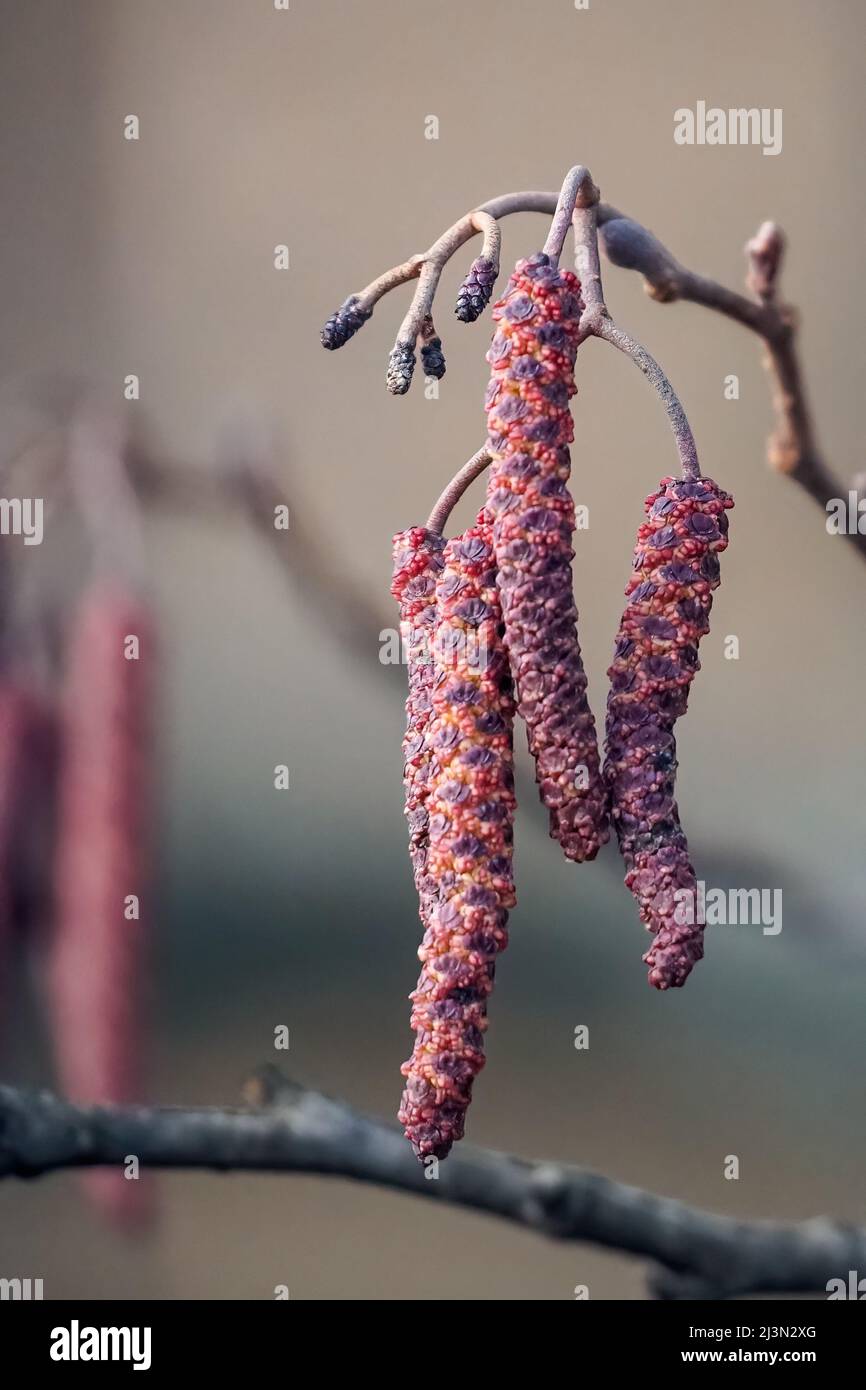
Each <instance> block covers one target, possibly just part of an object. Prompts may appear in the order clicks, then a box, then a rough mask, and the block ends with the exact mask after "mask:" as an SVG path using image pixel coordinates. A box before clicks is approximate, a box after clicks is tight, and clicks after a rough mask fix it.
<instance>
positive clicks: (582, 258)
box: [573, 174, 701, 479]
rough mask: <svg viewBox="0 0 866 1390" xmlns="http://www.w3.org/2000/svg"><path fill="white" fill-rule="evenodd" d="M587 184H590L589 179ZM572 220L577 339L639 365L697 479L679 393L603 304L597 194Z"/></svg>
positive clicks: (688, 472) (687, 474) (689, 474)
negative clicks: (608, 347)
mask: <svg viewBox="0 0 866 1390" xmlns="http://www.w3.org/2000/svg"><path fill="white" fill-rule="evenodd" d="M587 178H589V175H588V174H587ZM589 183H590V186H592V180H591V179H590V180H589ZM573 220H574V241H575V263H576V265H577V270H578V274H579V276H580V282H581V292H582V294H583V300H584V304H585V306H586V307H585V309H584V312H583V314H582V315H581V320H580V335H579V341H583V340H584V339H585V338H588V337H590V336H593V337H596V338H602V339H604V341H605V342H608V343H611V344H612V345H613V346H614V347H615V348H618V349H619V351H620V352H624V353H625V354H626V355H627V356H628V357H630V358H631V360H632V361H633V362H634V363H635V365H636V366H637V367H639V368H640V370H641V371H642V372H643V374H644V376H645V377H646V378H647V380H648V381H649V383H650V385H651V386H652V388H653V390H654V391H655V392H656V394H657V396H658V397H659V399H660V401H661V403H662V405H663V406H664V408H665V411H666V412H667V416H668V420H669V421H670V425H671V429H672V430H673V432H674V440H675V441H676V446H677V454H678V455H679V460H680V467H681V469H682V474H683V477H684V478H689V479H694V478H699V477H700V476H701V470H700V465H699V464H698V450H697V445H696V444H695V437H694V435H693V433H692V427H691V425H690V424H689V422H688V418H687V416H686V412H685V410H684V409H683V407H682V404H681V402H680V399H679V396H678V395H677V393H676V391H675V390H674V388H673V386H672V385H671V383H670V381H669V380H668V378H667V376H666V375H665V373H664V372H663V371H662V369H661V367H660V366H659V364H658V362H657V361H656V360H655V358H654V357H652V356H651V355H650V353H648V352H647V350H646V348H645V347H643V346H642V345H641V344H640V343H639V342H637V341H636V340H635V339H634V338H632V337H630V335H629V334H628V333H625V332H623V330H622V329H621V328H618V327H617V326H616V324H615V323H614V322H613V320H612V318H611V316H610V312H609V310H608V307H607V305H606V304H605V301H604V288H603V286H602V280H601V266H600V263H599V257H598V194H597V193H596V196H595V198H594V199H593V198H588V199H586V200H584V201H582V202H580V203H578V205H577V206H576V207H575V209H574V214H573Z"/></svg>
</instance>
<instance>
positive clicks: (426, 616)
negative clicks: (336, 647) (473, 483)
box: [391, 526, 445, 921]
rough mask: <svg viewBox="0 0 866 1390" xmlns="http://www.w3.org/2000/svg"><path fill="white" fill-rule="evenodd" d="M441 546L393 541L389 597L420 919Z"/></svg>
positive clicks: (418, 537)
mask: <svg viewBox="0 0 866 1390" xmlns="http://www.w3.org/2000/svg"><path fill="white" fill-rule="evenodd" d="M444 549H445V541H444V540H443V538H442V536H440V535H437V533H436V532H435V531H429V530H428V529H427V528H426V526H413V527H412V528H411V529H410V530H408V531H398V533H397V535H396V536H395V537H394V573H393V579H392V582H391V593H392V594H393V595H394V597H395V598H396V600H397V602H398V603H399V605H400V637H401V641H402V644H403V648H404V650H405V652H406V659H407V666H408V677H409V691H408V694H407V696H406V733H405V734H404V736H403V785H404V788H405V793H406V799H405V814H406V820H407V823H408V826H409V855H410V857H411V860H412V871H413V874H414V877H415V887H416V889H417V890H418V898H419V903H420V911H421V919H422V921H426V904H427V901H428V899H429V897H430V895H431V893H434V892H435V886H434V885H432V884H430V883H429V882H428V879H427V842H428V835H427V827H428V820H429V817H428V814H427V780H428V774H429V766H430V749H429V746H428V744H427V741H426V738H425V734H426V730H427V726H428V724H429V722H430V719H431V716H432V710H433V702H432V688H433V654H432V637H433V630H434V624H435V617H436V579H437V577H438V575H439V574H440V573H441V570H442V553H443V551H444Z"/></svg>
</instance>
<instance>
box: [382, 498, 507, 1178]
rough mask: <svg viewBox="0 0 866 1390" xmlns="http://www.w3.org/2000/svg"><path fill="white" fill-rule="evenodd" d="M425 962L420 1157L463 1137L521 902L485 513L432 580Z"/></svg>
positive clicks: (417, 1110) (417, 1075) (408, 1069)
mask: <svg viewBox="0 0 866 1390" xmlns="http://www.w3.org/2000/svg"><path fill="white" fill-rule="evenodd" d="M435 597H436V621H435V630H434V634H433V660H434V669H433V683H432V718H431V720H430V722H429V724H428V726H427V728H426V731H425V738H426V741H427V744H428V747H429V750H430V762H429V781H428V786H427V809H428V812H429V845H428V849H427V871H428V874H429V878H430V880H431V883H432V884H433V885H435V891H434V892H433V893H431V894H430V895H429V896H428V898H427V900H426V909H427V910H426V922H425V926H426V930H425V932H424V937H423V941H422V944H421V947H420V949H419V952H418V954H419V956H420V958H421V961H422V962H423V967H422V970H421V975H420V978H419V980H418V985H417V988H416V990H415V992H414V994H413V995H412V1000H413V1010H412V1027H413V1028H414V1030H415V1033H416V1040H415V1047H414V1050H413V1053H412V1056H411V1058H410V1059H409V1061H408V1062H406V1063H405V1064H404V1066H403V1068H402V1070H403V1075H404V1076H405V1078H406V1086H405V1090H404V1092H403V1099H402V1103H401V1106H400V1112H399V1118H400V1121H401V1123H402V1124H403V1126H404V1128H405V1131H406V1136H407V1138H408V1139H409V1140H410V1141H411V1143H412V1145H413V1147H414V1149H415V1152H416V1154H417V1155H418V1157H419V1158H420V1159H422V1160H423V1159H425V1158H427V1157H428V1156H430V1155H433V1156H435V1157H437V1158H444V1157H445V1155H446V1154H447V1153H448V1152H449V1150H450V1148H451V1145H452V1144H453V1143H454V1141H455V1140H457V1139H460V1138H461V1137H462V1135H463V1129H464V1123H465V1117H466V1110H467V1107H468V1105H469V1102H470V1100H471V1095H472V1083H473V1081H474V1079H475V1077H476V1075H477V1074H478V1072H479V1071H480V1070H481V1068H482V1066H483V1065H484V1051H483V1045H484V1032H485V1029H486V1027H487V1000H488V997H489V995H490V992H491V990H492V988H493V975H494V962H495V959H496V956H497V954H498V953H499V952H500V951H501V950H503V949H504V947H505V945H506V943H507V930H506V924H507V919H508V909H509V908H510V907H512V906H513V904H514V900H515V899H514V880H513V875H512V862H511V860H512V838H513V819H514V806H515V801H514V775H513V748H512V724H513V713H514V703H513V698H512V688H511V679H510V674H509V669H508V661H507V657H506V654H505V650H504V647H503V644H502V637H501V628H502V613H501V609H500V603H499V592H498V588H497V583H496V568H495V560H494V555H493V545H492V536H491V528H490V524H489V520H488V518H487V516H486V514H485V513H484V512H482V513H481V514H480V516H479V518H478V521H477V523H476V524H475V526H473V527H472V528H471V529H470V530H468V531H467V532H465V534H464V535H462V536H459V537H457V538H456V539H454V540H452V541H449V542H448V545H447V546H446V549H445V555H444V566H443V569H442V571H441V573H440V574H439V576H438V579H437V582H436V594H435Z"/></svg>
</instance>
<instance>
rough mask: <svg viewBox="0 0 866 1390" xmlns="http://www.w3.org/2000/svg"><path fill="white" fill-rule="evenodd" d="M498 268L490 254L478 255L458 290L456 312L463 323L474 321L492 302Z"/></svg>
mask: <svg viewBox="0 0 866 1390" xmlns="http://www.w3.org/2000/svg"><path fill="white" fill-rule="evenodd" d="M497 273H498V272H497V269H496V266H495V265H494V264H493V262H492V261H491V260H490V258H489V257H488V256H478V257H476V259H475V260H474V261H473V262H472V264H471V266H470V267H469V273H468V274H467V276H466V278H465V280H464V281H463V283H462V285H461V286H460V289H459V290H458V291H457V303H456V304H455V306H454V312H455V314H456V315H457V317H458V319H460V321H461V323H474V322H475V320H476V319H477V318H479V317H480V315H481V314H483V313H484V310H485V309H486V308H487V305H488V304H489V303H490V297H491V295H492V294H493V286H494V285H495V283H496V276H497Z"/></svg>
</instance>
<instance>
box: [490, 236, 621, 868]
mask: <svg viewBox="0 0 866 1390" xmlns="http://www.w3.org/2000/svg"><path fill="white" fill-rule="evenodd" d="M581 310H582V302H581V299H580V282H579V281H578V279H577V277H576V276H575V275H573V274H572V273H571V272H570V271H567V270H559V269H558V268H557V267H556V266H555V265H553V264H552V263H551V261H550V258H549V257H548V256H547V255H545V254H544V253H543V252H539V253H538V254H537V255H535V256H531V257H529V258H528V259H527V260H523V261H519V262H518V264H517V266H516V268H515V270H514V274H513V275H512V276H511V279H510V281H509V283H508V288H507V290H506V292H505V295H504V296H503V298H502V299H501V300H500V301H499V302H498V303H497V304H496V307H495V308H494V311H493V317H494V320H495V321H496V323H497V325H498V327H497V331H496V333H495V335H494V338H493V341H492V343H491V345H490V351H489V352H488V354H487V358H488V361H489V362H490V365H491V369H492V370H491V380H490V385H489V387H488V391H487V402H486V404H487V412H488V429H489V444H490V449H491V451H492V454H493V462H492V464H491V468H490V477H489V489H488V497H487V507H488V510H489V512H490V515H491V516H492V518H493V523H494V526H493V537H494V545H495V549H496V562H497V566H498V570H499V587H500V590H501V594H502V608H503V613H504V618H505V642H506V647H507V649H508V654H509V658H510V661H511V669H512V672H513V674H514V679H515V682H516V686H517V701H518V704H517V708H518V711H519V713H520V714H521V716H522V717H523V719H524V720H525V722H526V726H527V734H528V739H529V747H530V751H531V753H532V755H533V757H534V759H535V768H536V779H537V781H538V784H539V790H540V794H541V798H542V801H543V802H544V804H545V806H546V807H547V809H548V811H549V813H550V833H551V836H552V837H553V838H554V839H556V840H558V841H559V843H560V845H561V846H562V848H563V851H564V852H565V854H566V856H567V857H568V858H569V859H573V860H576V861H578V862H580V861H582V860H586V859H593V858H595V855H596V854H597V853H598V850H599V848H600V846H601V845H603V844H604V843H605V841H606V840H607V838H608V826H607V810H606V802H607V798H606V791H605V787H604V783H603V780H602V777H601V771H600V760H599V751H598V738H597V735H596V728H595V721H594V719H593V716H592V711H591V710H590V707H589V702H588V700H587V694H586V675H585V674H584V669H583V661H582V658H581V652H580V644H579V642H578V636H577V609H576V607H575V603H574V595H573V587H572V569H571V561H572V558H573V556H574V550H573V547H572V539H573V534H574V522H575V518H574V503H573V501H572V499H571V495H570V493H569V491H568V486H567V483H568V477H569V472H570V459H569V451H568V446H569V444H570V443H571V441H572V439H573V437H574V427H573V423H572V419H571V413H570V411H569V406H568V402H569V399H570V397H571V396H572V395H574V392H575V385H574V361H575V354H576V350H577V331H578V323H579V320H580V314H581Z"/></svg>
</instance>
